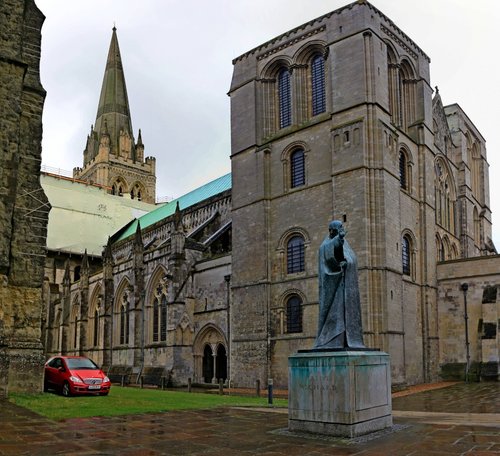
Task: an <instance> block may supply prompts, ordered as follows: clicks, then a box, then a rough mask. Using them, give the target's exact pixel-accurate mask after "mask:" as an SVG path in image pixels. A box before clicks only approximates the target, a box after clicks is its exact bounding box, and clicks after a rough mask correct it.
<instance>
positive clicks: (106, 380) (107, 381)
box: [102, 377, 111, 383]
mask: <svg viewBox="0 0 500 456" xmlns="http://www.w3.org/2000/svg"><path fill="white" fill-rule="evenodd" d="M102 382H103V383H111V382H110V381H109V377H104V378H103V379H102Z"/></svg>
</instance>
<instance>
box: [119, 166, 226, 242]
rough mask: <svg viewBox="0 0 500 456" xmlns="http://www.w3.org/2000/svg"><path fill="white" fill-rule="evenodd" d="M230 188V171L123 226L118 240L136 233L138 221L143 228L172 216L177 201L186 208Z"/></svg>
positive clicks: (182, 208) (180, 206)
mask: <svg viewBox="0 0 500 456" xmlns="http://www.w3.org/2000/svg"><path fill="white" fill-rule="evenodd" d="M230 188H231V173H228V174H225V175H224V176H221V177H219V178H217V179H215V180H213V181H211V182H208V183H207V184H205V185H203V186H201V187H198V188H196V189H195V190H192V191H191V192H189V193H186V194H185V195H183V196H181V197H179V198H177V199H174V200H173V201H170V202H169V203H167V204H165V205H163V206H161V207H159V208H158V209H155V210H154V211H151V212H149V213H147V214H145V215H143V216H142V217H139V218H138V219H136V220H134V221H133V222H131V223H130V224H129V225H128V226H126V227H124V228H123V232H121V233H117V238H116V241H120V240H122V239H126V238H128V237H129V236H131V235H132V234H134V233H135V231H136V230H137V224H138V223H140V225H141V229H144V228H146V227H148V226H151V225H153V224H155V223H156V222H159V221H160V220H163V219H165V218H167V217H169V216H171V215H172V214H173V213H174V212H175V208H176V206H177V202H178V203H179V208H180V209H181V210H184V209H186V208H188V207H190V206H194V205H195V204H197V203H199V202H201V201H203V200H205V199H208V198H210V197H212V196H215V195H217V194H219V193H222V192H224V191H226V190H229V189H230Z"/></svg>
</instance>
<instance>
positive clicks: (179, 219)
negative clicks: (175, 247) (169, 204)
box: [174, 201, 182, 231]
mask: <svg viewBox="0 0 500 456" xmlns="http://www.w3.org/2000/svg"><path fill="white" fill-rule="evenodd" d="M181 225H182V215H181V208H180V206H179V201H177V204H176V205H175V213H174V228H175V231H179V228H180V227H181Z"/></svg>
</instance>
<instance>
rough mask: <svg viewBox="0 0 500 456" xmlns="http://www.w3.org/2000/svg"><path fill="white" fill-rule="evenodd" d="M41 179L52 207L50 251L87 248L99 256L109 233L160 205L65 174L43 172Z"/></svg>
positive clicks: (71, 251)
mask: <svg viewBox="0 0 500 456" xmlns="http://www.w3.org/2000/svg"><path fill="white" fill-rule="evenodd" d="M40 182H41V184H42V187H43V190H44V191H45V194H46V195H47V198H48V199H49V202H50V205H51V206H52V209H51V210H50V213H49V223H48V226H47V248H48V249H49V250H56V251H64V252H70V253H78V254H82V253H83V252H84V251H85V249H87V252H88V254H89V255H98V256H100V255H101V254H102V250H103V247H104V246H105V245H106V243H107V241H108V236H111V235H112V234H113V233H115V232H116V231H117V230H119V229H120V228H121V227H122V226H124V225H126V224H127V223H128V222H130V221H131V220H134V219H135V218H137V217H141V216H142V215H144V214H146V213H148V212H150V211H152V210H154V209H155V208H157V207H158V206H155V205H154V204H148V203H143V202H141V201H138V200H133V199H130V198H124V197H119V196H114V195H110V194H109V193H107V192H106V190H105V189H103V188H100V187H98V186H95V185H90V184H85V183H81V182H77V181H74V180H73V179H70V178H65V177H62V176H53V175H48V174H43V173H42V174H41V176H40Z"/></svg>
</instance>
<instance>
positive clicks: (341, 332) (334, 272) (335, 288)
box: [314, 220, 365, 349]
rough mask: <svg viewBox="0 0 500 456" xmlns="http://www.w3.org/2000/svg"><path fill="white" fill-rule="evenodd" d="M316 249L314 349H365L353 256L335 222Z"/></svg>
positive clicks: (356, 273)
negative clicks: (316, 303)
mask: <svg viewBox="0 0 500 456" xmlns="http://www.w3.org/2000/svg"><path fill="white" fill-rule="evenodd" d="M328 229H329V235H328V237H327V238H326V239H325V240H324V241H323V243H322V244H321V247H320V248H319V269H318V274H319V319H318V336H317V338H316V341H315V343H314V348H315V349H318V348H319V349H330V348H331V349H339V348H340V349H342V348H345V349H348V348H365V346H364V344H363V329H362V326H361V305H360V299H359V287H358V267H357V261H356V255H355V254H354V252H353V250H352V249H351V247H350V246H349V243H348V242H347V241H346V240H345V239H344V237H345V234H346V233H345V230H344V227H343V225H342V222H340V221H338V220H334V221H332V222H330V225H329V227H328Z"/></svg>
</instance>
